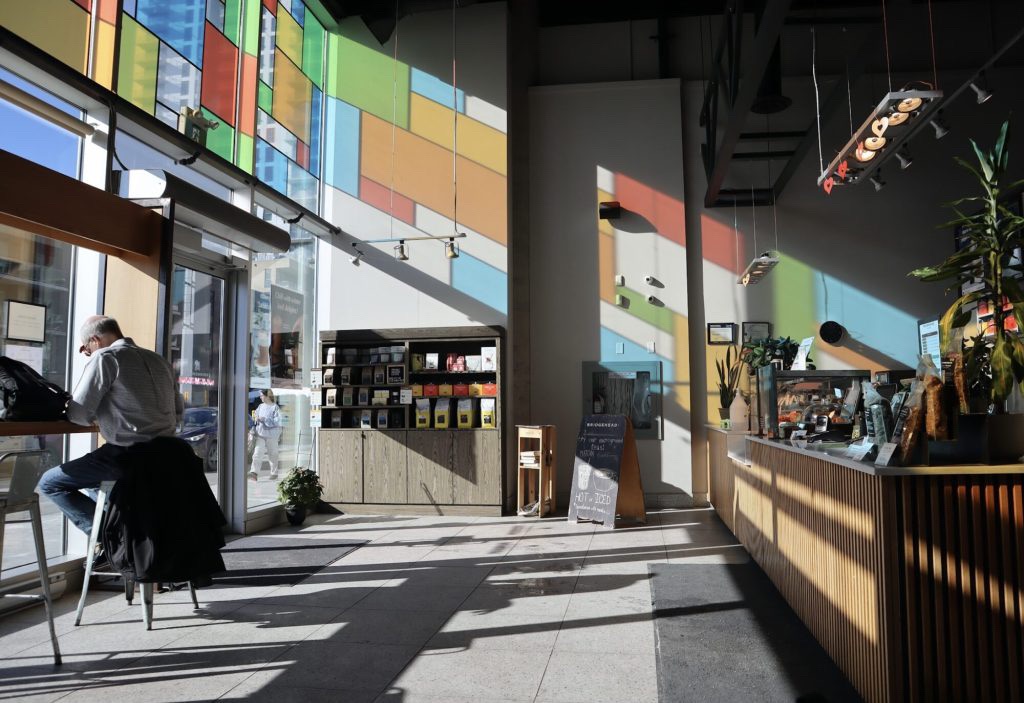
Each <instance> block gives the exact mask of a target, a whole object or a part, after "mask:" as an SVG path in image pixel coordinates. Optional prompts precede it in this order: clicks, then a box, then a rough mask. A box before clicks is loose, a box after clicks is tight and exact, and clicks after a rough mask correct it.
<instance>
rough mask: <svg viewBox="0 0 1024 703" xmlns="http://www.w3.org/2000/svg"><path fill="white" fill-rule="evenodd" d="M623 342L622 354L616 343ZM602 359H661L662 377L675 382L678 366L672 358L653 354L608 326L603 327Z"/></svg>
mask: <svg viewBox="0 0 1024 703" xmlns="http://www.w3.org/2000/svg"><path fill="white" fill-rule="evenodd" d="M616 344H621V345H622V348H623V353H622V354H616V353H615V345H616ZM601 360H602V361H660V362H661V378H662V381H663V382H664V383H666V384H669V383H673V382H675V378H676V368H675V364H674V363H673V362H672V360H671V359H668V358H666V357H664V356H661V355H659V354H651V353H650V352H649V351H647V350H646V349H645V348H644V347H642V346H640V345H639V344H637V343H636V342H633V341H630V340H628V339H626V338H625V337H623V336H622V335H621V334H618V333H616V332H612V331H611V330H610V329H608V328H607V327H602V328H601Z"/></svg>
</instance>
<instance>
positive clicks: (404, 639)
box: [309, 608, 449, 647]
mask: <svg viewBox="0 0 1024 703" xmlns="http://www.w3.org/2000/svg"><path fill="white" fill-rule="evenodd" d="M448 616H449V614H448V612H446V611H436V610H422V611H418V612H417V611H405V610H370V609H363V608H352V609H350V610H347V611H345V612H344V613H342V614H341V615H340V616H338V617H337V618H335V620H334V621H333V622H332V623H330V624H329V625H325V626H324V627H323V628H321V629H320V630H318V631H317V632H315V633H314V634H313V635H312V636H311V637H310V638H309V639H311V640H328V641H330V642H331V643H338V642H346V643H366V644H404V645H415V646H417V647H420V646H423V643H424V642H426V641H427V640H429V639H430V638H431V637H433V636H434V635H435V634H436V633H437V631H438V629H440V628H441V626H442V625H444V623H445V621H447V620H448Z"/></svg>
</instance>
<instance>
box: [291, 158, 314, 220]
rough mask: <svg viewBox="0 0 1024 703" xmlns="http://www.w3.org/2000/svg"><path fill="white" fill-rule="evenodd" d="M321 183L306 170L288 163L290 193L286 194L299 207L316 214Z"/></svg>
mask: <svg viewBox="0 0 1024 703" xmlns="http://www.w3.org/2000/svg"><path fill="white" fill-rule="evenodd" d="M318 191H319V182H318V181H317V179H315V178H313V176H312V175H311V174H310V173H309V171H307V170H306V169H304V168H302V167H301V166H299V165H298V164H296V163H294V162H292V161H289V162H288V191H287V192H286V193H285V194H286V195H287V196H288V197H289V198H291V199H292V200H294V201H295V202H297V203H298V204H299V205H302V206H303V207H305V208H307V209H309V210H312V211H313V212H316V210H317V203H318V202H319V200H320V199H319V197H318Z"/></svg>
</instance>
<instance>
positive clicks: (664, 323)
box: [615, 286, 676, 334]
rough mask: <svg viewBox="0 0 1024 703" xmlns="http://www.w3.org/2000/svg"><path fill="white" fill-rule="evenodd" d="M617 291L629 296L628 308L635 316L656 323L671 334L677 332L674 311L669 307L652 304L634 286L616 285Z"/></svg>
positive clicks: (656, 325)
mask: <svg viewBox="0 0 1024 703" xmlns="http://www.w3.org/2000/svg"><path fill="white" fill-rule="evenodd" d="M615 292H616V293H618V294H619V295H622V296H625V297H626V298H629V307H628V308H626V312H628V313H629V314H630V315H632V316H633V317H638V318H640V319H641V320H643V321H644V322H647V323H649V324H651V325H654V326H655V327H657V328H658V329H659V330H662V331H663V332H668V333H669V334H675V331H676V330H675V325H674V324H673V322H674V320H673V316H674V315H675V313H673V312H672V311H671V310H669V309H668V308H664V307H658V306H657V305H651V304H650V303H648V302H647V296H646V295H644V294H643V293H640V292H639V291H635V290H633V289H632V288H627V287H626V286H616V288H615Z"/></svg>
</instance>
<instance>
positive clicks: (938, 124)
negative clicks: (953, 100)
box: [931, 112, 949, 139]
mask: <svg viewBox="0 0 1024 703" xmlns="http://www.w3.org/2000/svg"><path fill="white" fill-rule="evenodd" d="M931 125H932V129H934V130H935V138H936V139H942V138H943V137H944V136H946V135H947V134H949V127H948V126H947V125H946V121H945V120H944V119H942V113H941V112H940V113H939V114H938V115H936V116H935V119H934V120H932V122H931Z"/></svg>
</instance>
